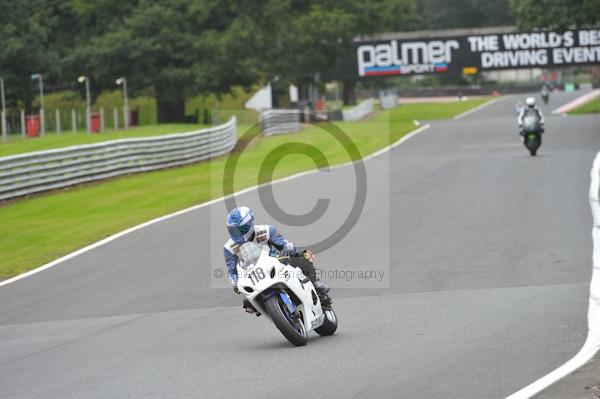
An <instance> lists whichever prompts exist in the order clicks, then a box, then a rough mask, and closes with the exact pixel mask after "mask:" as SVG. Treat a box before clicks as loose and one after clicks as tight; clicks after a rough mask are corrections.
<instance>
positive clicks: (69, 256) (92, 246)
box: [0, 125, 430, 287]
mask: <svg viewBox="0 0 600 399" xmlns="http://www.w3.org/2000/svg"><path fill="white" fill-rule="evenodd" d="M429 127H430V125H424V126H421V127H420V128H418V129H415V130H413V131H411V132H409V133H408V134H406V135H404V136H402V138H400V139H399V140H398V141H396V142H394V143H393V144H391V145H389V146H387V147H384V148H382V149H381V150H379V151H377V152H375V153H372V154H370V155H367V156H366V157H364V158H362V159H361V160H357V161H350V162H346V163H342V164H339V165H333V166H331V167H329V168H321V169H313V170H308V171H305V172H300V173H296V174H295V175H291V176H287V177H284V178H281V179H278V180H274V181H271V182H267V183H263V184H260V185H256V186H252V187H248V188H245V189H243V190H241V191H237V192H235V193H233V194H229V195H227V196H224V197H220V198H215V199H212V200H210V201H208V202H204V203H202V204H198V205H194V206H192V207H189V208H185V209H182V210H180V211H177V212H173V213H170V214H168V215H164V216H160V217H158V218H155V219H152V220H149V221H147V222H144V223H142V224H138V225H136V226H133V227H130V228H128V229H126V230H123V231H121V232H119V233H115V234H113V235H111V236H109V237H106V238H105V239H103V240H100V241H97V242H95V243H93V244H90V245H88V246H86V247H83V248H81V249H78V250H77V251H75V252H71V253H70V254H67V255H65V256H62V257H60V258H58V259H56V260H53V261H52V262H50V263H47V264H45V265H43V266H40V267H37V268H35V269H33V270H30V271H28V272H25V273H22V274H19V275H17V276H14V277H11V278H9V279H7V280H4V281H0V287H2V286H4V285H8V284H10V283H14V282H15V281H18V280H21V279H23V278H25V277H29V276H32V275H34V274H37V273H39V272H42V271H44V270H46V269H50V268H51V267H54V266H56V265H58V264H60V263H62V262H65V261H67V260H69V259H72V258H74V257H76V256H78V255H81V254H83V253H86V252H88V251H91V250H92V249H95V248H98V247H101V246H102V245H104V244H107V243H109V242H111V241H114V240H116V239H117V238H120V237H123V236H124V235H127V234H129V233H133V232H134V231H137V230H140V229H143V228H145V227H148V226H150V225H153V224H155V223H159V222H162V221H163V220H167V219H170V218H173V217H176V216H179V215H182V214H184V213H188V212H191V211H194V210H197V209H200V208H203V207H205V206H209V205H212V204H215V203H217V202H220V201H224V200H226V199H227V198H231V197H234V196H236V195H242V194H245V193H247V192H250V191H252V190H257V189H259V188H261V187H263V186H266V185H269V184H277V183H282V182H285V181H288V180H292V179H296V178H299V177H302V176H306V175H309V174H312V173H318V172H322V171H323V170H331V169H336V168H341V167H345V166H349V165H354V164H355V163H356V162H358V161H363V162H364V161H367V160H369V159H371V158H375V157H376V156H378V155H381V154H383V153H385V152H387V151H390V150H391V149H393V148H395V147H396V146H398V145H400V144H402V143H404V142H405V141H406V140H408V139H410V138H411V137H413V136H415V135H417V134H419V133H421V132H422V131H424V130H426V129H428V128H429Z"/></svg>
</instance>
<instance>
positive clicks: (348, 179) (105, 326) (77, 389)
mask: <svg viewBox="0 0 600 399" xmlns="http://www.w3.org/2000/svg"><path fill="white" fill-rule="evenodd" d="M574 96H575V95H568V94H560V95H554V96H553V97H552V100H551V104H550V106H549V107H545V111H546V113H547V114H549V110H550V109H553V108H555V107H556V106H558V105H560V104H562V103H564V102H566V101H568V100H570V99H572V98H574ZM514 102H515V99H514V98H508V99H503V100H501V101H499V102H498V103H496V104H494V105H492V106H490V107H487V108H485V109H483V110H481V111H478V112H476V113H474V114H471V115H469V116H467V117H465V118H463V119H461V120H457V121H443V122H436V123H434V125H433V126H432V128H431V129H429V130H427V131H425V132H423V133H422V134H420V135H418V136H416V137H413V138H411V139H410V140H408V141H406V142H405V143H404V144H402V145H400V146H399V147H396V148H394V149H393V150H392V151H391V152H390V153H389V154H385V155H381V156H378V157H376V158H375V159H372V160H369V161H367V162H366V163H365V165H366V167H367V171H368V195H367V203H366V207H365V209H364V211H363V214H362V217H361V219H360V220H359V223H358V224H357V225H356V226H355V228H354V230H353V231H352V232H351V233H350V234H349V235H348V236H347V237H345V238H344V239H343V240H342V241H341V242H340V243H339V244H338V245H336V246H335V247H334V248H332V249H330V250H328V251H325V252H323V253H321V254H319V256H318V261H319V265H321V266H322V267H323V268H329V269H335V268H344V269H346V270H350V269H353V270H359V269H369V268H374V269H377V270H381V271H384V272H386V273H385V279H384V280H383V282H381V283H378V282H368V283H367V282H364V281H363V282H360V281H352V282H347V281H345V280H343V279H339V280H333V281H331V280H330V283H332V285H334V287H338V288H337V289H336V290H334V292H333V295H334V299H335V309H336V311H337V313H338V317H339V319H340V329H339V333H338V334H336V335H335V336H333V337H329V338H319V337H317V336H316V335H315V336H312V337H311V340H310V341H309V344H308V345H307V346H306V347H303V348H294V347H291V346H290V345H289V344H288V343H287V342H286V341H285V340H284V339H283V337H282V336H281V335H280V334H279V333H278V332H277V330H276V329H275V327H274V326H273V325H272V324H271V323H268V322H267V321H266V320H264V318H262V317H261V318H255V317H253V316H247V315H245V314H243V313H242V312H241V308H240V305H239V304H240V300H241V298H240V297H238V296H236V295H234V294H233V293H232V292H231V290H230V289H219V288H211V284H212V285H214V284H221V285H222V284H223V283H222V281H217V282H215V280H214V279H212V278H211V273H212V271H213V270H214V268H215V267H217V266H220V265H221V262H222V259H221V257H222V252H221V249H220V248H219V245H221V243H222V241H224V239H225V234H226V232H225V231H224V229H223V227H222V224H221V223H222V220H223V219H224V212H225V211H224V205H223V204H222V203H218V204H215V205H213V206H210V207H205V208H201V209H198V210H195V211H193V212H190V213H187V214H184V215H181V216H178V217H175V218H172V219H168V220H166V221H163V222H161V223H158V224H155V225H152V226H150V227H148V228H145V229H142V230H140V231H137V232H134V233H132V234H129V235H127V236H124V237H122V238H121V239H118V240H116V241H113V242H111V243H109V244H107V245H104V246H102V247H99V248H97V249H95V250H92V251H90V252H88V253H85V254H83V255H80V256H78V257H76V258H73V259H71V260H69V261H67V262H64V263H63V264H61V265H59V266H57V267H55V268H52V269H49V270H46V271H44V272H41V273H39V274H36V275H34V276H31V277H28V278H26V279H23V280H20V281H17V282H15V283H13V284H9V285H7V286H4V287H1V288H0V397H2V398H69V397H73V398H108V397H140V398H141V397H143V398H154V397H156V398H159V397H160V398H162V397H169V398H179V397H181V398H184V397H185V398H187V397H205V398H206V397H233V396H238V397H273V396H275V395H284V396H286V397H317V396H319V397H324V396H329V397H352V396H355V397H365V396H372V397H403V398H439V397H444V398H501V397H505V396H507V395H509V394H511V393H513V392H514V391H517V390H518V389H519V388H522V387H523V386H525V385H527V384H528V383H530V382H532V381H533V380H535V379H537V378H539V377H541V376H542V375H544V374H546V373H547V372H549V371H551V370H553V369H554V368H556V367H557V366H559V365H561V364H562V363H564V362H565V361H566V360H568V359H569V358H570V357H571V356H573V355H574V354H575V353H576V352H577V350H578V349H579V348H580V346H581V345H582V343H583V341H584V339H585V333H586V319H585V316H586V310H587V300H588V285H589V281H590V276H591V253H592V240H591V235H590V229H591V223H592V219H591V214H590V211H589V205H588V202H587V190H588V187H589V170H590V168H591V165H592V160H593V158H594V156H595V153H596V152H597V150H598V149H600V137H598V128H597V126H598V121H599V120H598V117H587V116H584V117H568V118H563V117H550V116H548V117H547V133H546V134H545V136H544V143H543V145H542V148H541V150H540V153H539V156H538V157H536V158H531V157H529V156H528V154H527V152H526V150H525V148H524V147H523V146H522V144H521V143H520V141H519V139H518V137H517V135H516V133H515V115H514ZM377 133H378V132H374V134H377ZM353 179H354V173H353V170H352V168H348V167H344V168H338V169H334V170H331V171H329V172H319V173H316V174H312V175H308V176H304V177H301V178H298V179H294V180H291V181H287V182H283V183H279V184H277V185H275V190H274V191H275V195H276V198H277V200H278V203H279V204H280V206H281V207H282V208H284V209H285V210H286V211H288V212H291V213H294V212H295V213H304V212H306V211H307V210H309V209H311V208H312V206H313V204H314V201H315V199H316V198H318V197H324V198H332V209H330V211H329V213H328V214H327V215H331V216H326V217H325V218H324V220H323V221H321V222H318V223H317V227H316V228H306V227H303V228H300V227H285V228H284V229H283V230H284V233H285V234H286V235H287V236H288V237H290V238H293V239H294V240H295V241H296V242H297V243H299V244H306V243H309V242H311V241H312V240H313V239H314V237H315V235H316V236H319V234H320V233H319V232H320V230H321V229H323V230H326V227H323V226H327V225H329V224H333V223H336V221H338V220H339V219H340V218H341V219H343V218H344V217H345V216H346V215H347V213H348V207H349V206H350V204H351V202H352V198H353V197H352V193H353V190H354V187H353V183H352V182H353V181H354V180H353ZM238 202H239V203H243V204H247V205H249V206H251V207H254V208H255V210H256V213H257V214H258V217H259V219H260V220H262V221H263V222H265V223H273V222H274V221H273V220H272V219H271V218H269V217H268V216H267V214H266V212H265V211H264V207H263V206H262V205H261V204H260V201H259V199H258V196H257V193H256V191H252V192H249V193H247V194H244V195H242V196H240V197H239V198H238ZM334 205H335V206H334ZM266 206H270V205H269V204H266ZM332 210H334V212H332ZM319 223H321V224H319ZM323 234H325V235H326V232H324V233H323ZM378 284H379V285H378ZM382 285H383V286H385V287H387V286H389V288H385V287H384V288H381V287H382ZM357 287H363V288H357ZM364 287H370V288H364Z"/></svg>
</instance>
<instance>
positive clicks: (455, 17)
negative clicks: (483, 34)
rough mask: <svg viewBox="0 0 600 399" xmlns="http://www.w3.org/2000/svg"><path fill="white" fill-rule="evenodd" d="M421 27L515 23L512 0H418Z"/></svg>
mask: <svg viewBox="0 0 600 399" xmlns="http://www.w3.org/2000/svg"><path fill="white" fill-rule="evenodd" d="M417 9H418V15H419V19H420V22H421V26H422V28H421V29H454V28H479V27H484V26H501V25H513V24H514V23H515V16H514V15H513V13H512V10H511V8H510V6H509V0H487V1H481V0H454V1H447V0H417Z"/></svg>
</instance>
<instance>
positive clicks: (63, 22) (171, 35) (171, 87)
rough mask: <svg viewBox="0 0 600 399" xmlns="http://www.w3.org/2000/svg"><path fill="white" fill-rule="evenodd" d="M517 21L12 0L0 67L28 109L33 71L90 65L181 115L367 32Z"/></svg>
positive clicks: (348, 5) (52, 73)
mask: <svg viewBox="0 0 600 399" xmlns="http://www.w3.org/2000/svg"><path fill="white" fill-rule="evenodd" d="M564 1H566V0H564ZM588 1H595V2H597V1H599V0H588ZM513 5H514V6H515V7H516V9H517V10H523V11H522V12H523V13H529V12H533V11H531V10H532V9H533V7H534V6H535V2H533V1H528V0H515V1H514V4H513ZM513 23H514V17H513V15H512V13H511V11H510V9H509V5H508V0H492V1H485V2H482V1H478V0H457V1H447V0H416V1H415V0H370V1H364V0H320V1H316V0H263V1H259V0H19V1H6V0H5V1H0V35H1V36H0V37H2V41H3V43H2V46H0V76H2V77H3V78H4V79H5V82H6V83H7V84H6V88H7V100H8V103H9V105H11V106H15V105H16V104H17V102H18V101H19V102H21V103H22V104H23V105H24V106H25V107H26V108H28V109H30V108H31V106H32V101H33V98H34V96H35V93H36V92H35V90H34V89H33V85H34V84H35V83H34V82H32V81H31V75H32V74H34V73H41V74H43V76H44V80H45V83H46V85H47V87H49V88H50V89H54V90H59V89H67V88H70V89H77V90H82V89H83V88H82V87H81V85H78V84H77V82H76V79H77V77H78V76H80V75H87V76H89V77H90V79H91V83H92V88H93V90H92V92H93V93H96V94H97V93H99V92H101V91H102V90H106V89H111V90H114V89H115V83H114V82H115V79H116V78H117V77H119V76H126V77H127V79H128V81H129V87H130V89H131V90H132V94H135V93H136V91H138V92H139V91H146V92H147V91H149V90H150V91H152V93H153V94H154V95H155V96H156V98H157V106H158V120H159V122H166V121H180V120H182V119H183V116H184V115H183V113H184V104H185V98H186V97H188V96H191V95H196V94H201V93H224V92H227V91H228V90H229V88H230V87H231V86H233V85H240V86H245V87H249V86H251V85H253V84H257V83H265V82H267V81H269V80H271V79H273V78H274V77H278V79H279V82H281V83H282V84H286V83H292V82H293V83H295V84H296V85H298V86H299V87H300V92H301V93H302V92H303V91H304V90H303V88H305V87H306V83H307V82H308V81H310V80H311V79H313V77H314V76H315V75H316V74H318V73H321V72H323V71H327V70H329V69H331V68H332V66H334V65H336V63H338V62H339V61H340V60H341V59H343V57H344V56H345V55H347V53H348V51H349V49H350V43H351V40H352V38H353V37H355V36H357V35H360V34H369V33H375V32H389V31H407V30H415V29H434V28H454V27H473V26H492V25H506V24H513Z"/></svg>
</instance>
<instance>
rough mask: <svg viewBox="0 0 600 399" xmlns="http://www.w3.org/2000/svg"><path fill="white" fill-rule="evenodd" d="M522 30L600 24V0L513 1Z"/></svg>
mask: <svg viewBox="0 0 600 399" xmlns="http://www.w3.org/2000/svg"><path fill="white" fill-rule="evenodd" d="M511 6H512V8H513V9H514V11H515V14H516V15H517V21H518V25H519V27H520V28H522V29H533V28H548V29H561V30H562V29H569V28H573V27H576V28H579V27H584V26H594V25H597V24H599V23H600V0H511Z"/></svg>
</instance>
